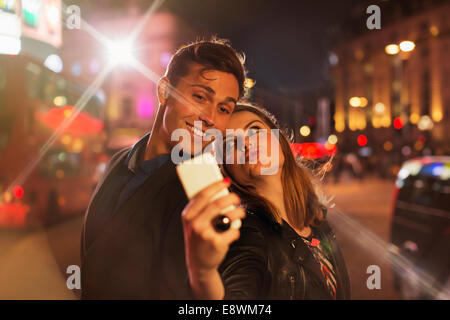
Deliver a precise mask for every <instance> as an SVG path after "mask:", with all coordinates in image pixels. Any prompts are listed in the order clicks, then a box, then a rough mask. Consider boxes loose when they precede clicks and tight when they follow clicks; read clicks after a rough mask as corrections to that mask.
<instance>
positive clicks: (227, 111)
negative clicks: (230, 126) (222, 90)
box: [219, 107, 230, 114]
mask: <svg viewBox="0 0 450 320" xmlns="http://www.w3.org/2000/svg"><path fill="white" fill-rule="evenodd" d="M219 110H220V112H223V113H226V114H230V110H228V109H227V108H225V107H219Z"/></svg>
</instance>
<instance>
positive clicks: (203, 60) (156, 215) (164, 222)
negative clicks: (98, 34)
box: [81, 39, 245, 299]
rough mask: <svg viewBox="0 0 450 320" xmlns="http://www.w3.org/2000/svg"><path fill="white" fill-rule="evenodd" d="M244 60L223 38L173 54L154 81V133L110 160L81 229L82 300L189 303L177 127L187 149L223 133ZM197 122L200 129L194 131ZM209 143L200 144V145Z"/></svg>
mask: <svg viewBox="0 0 450 320" xmlns="http://www.w3.org/2000/svg"><path fill="white" fill-rule="evenodd" d="M244 81H245V69H244V66H243V58H242V57H241V56H240V55H239V54H237V53H236V51H235V50H234V49H233V48H231V47H230V46H229V45H228V44H227V43H226V42H224V41H221V40H216V39H213V40H210V41H199V42H196V43H193V44H190V45H188V46H185V47H183V48H181V49H180V50H178V51H177V52H176V53H175V55H174V56H173V57H172V60H171V62H170V63H169V65H168V67H167V71H166V75H165V76H164V77H163V78H162V79H161V80H160V81H159V83H158V99H159V108H158V112H157V115H156V118H155V122H154V124H153V129H152V132H151V133H148V134H147V135H145V136H144V137H143V138H142V139H141V140H140V141H139V142H137V143H136V144H135V145H134V146H133V147H129V148H126V149H124V150H121V151H119V152H118V153H117V154H115V155H114V156H113V157H112V159H111V161H110V163H109V164H108V167H107V169H106V173H105V175H104V177H103V178H102V179H101V181H100V183H99V185H98V186H97V189H96V190H95V192H94V195H93V197H92V200H91V202H90V204H89V207H88V210H87V212H86V215H85V221H84V225H83V231H82V244H81V251H82V252H81V254H82V298H84V299H189V298H193V297H195V294H193V293H192V290H191V288H190V285H189V282H190V280H189V276H188V272H187V269H186V262H185V253H184V241H183V227H182V222H181V212H182V210H183V208H184V207H185V205H186V204H187V198H186V196H185V194H184V191H183V189H182V187H181V184H180V182H179V180H178V178H177V175H176V171H175V164H174V163H173V162H172V161H171V159H170V153H171V150H172V148H173V147H174V146H175V145H176V144H178V141H172V140H171V134H172V132H174V130H176V129H186V130H189V132H190V133H191V139H190V141H182V144H189V143H190V144H191V146H190V148H186V150H194V142H195V141H194V140H195V139H197V140H198V139H199V138H201V137H203V136H204V131H206V130H208V129H218V130H220V131H224V130H225V128H226V125H227V122H228V120H229V118H230V116H231V113H232V112H233V109H234V107H235V105H236V102H237V101H238V100H239V98H241V97H242V96H243V93H244ZM194 122H196V123H198V122H200V123H201V124H202V131H203V132H201V131H198V129H197V128H194ZM204 146H206V142H204V143H203V147H204Z"/></svg>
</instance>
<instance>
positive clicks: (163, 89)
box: [158, 77, 170, 105]
mask: <svg viewBox="0 0 450 320" xmlns="http://www.w3.org/2000/svg"><path fill="white" fill-rule="evenodd" d="M169 96H170V82H169V79H168V78H167V77H162V78H161V79H159V81H158V101H159V103H160V104H161V105H165V104H166V102H167V99H168V98H169Z"/></svg>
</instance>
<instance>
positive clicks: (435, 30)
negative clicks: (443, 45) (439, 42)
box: [430, 26, 439, 37]
mask: <svg viewBox="0 0 450 320" xmlns="http://www.w3.org/2000/svg"><path fill="white" fill-rule="evenodd" d="M430 33H431V35H432V36H435V37H436V36H437V35H438V34H439V29H438V27H436V26H431V27H430Z"/></svg>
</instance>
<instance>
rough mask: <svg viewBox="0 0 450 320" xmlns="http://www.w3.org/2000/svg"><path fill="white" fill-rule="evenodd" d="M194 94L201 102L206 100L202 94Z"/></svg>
mask: <svg viewBox="0 0 450 320" xmlns="http://www.w3.org/2000/svg"><path fill="white" fill-rule="evenodd" d="M192 96H193V97H194V99H195V100H197V101H200V102H203V101H205V100H206V98H205V97H204V96H202V95H200V94H196V93H194V94H193V95H192Z"/></svg>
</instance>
